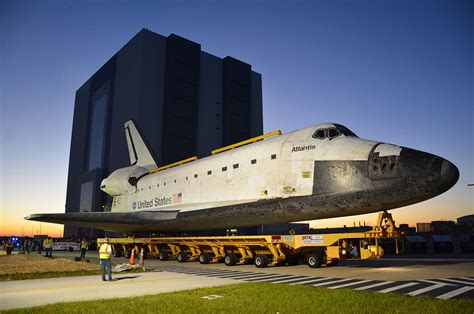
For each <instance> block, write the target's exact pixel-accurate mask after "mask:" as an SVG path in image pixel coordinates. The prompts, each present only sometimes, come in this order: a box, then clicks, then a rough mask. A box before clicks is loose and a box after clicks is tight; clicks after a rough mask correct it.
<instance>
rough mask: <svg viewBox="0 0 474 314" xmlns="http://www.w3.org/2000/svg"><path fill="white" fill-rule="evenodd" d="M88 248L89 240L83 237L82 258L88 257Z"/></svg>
mask: <svg viewBox="0 0 474 314" xmlns="http://www.w3.org/2000/svg"><path fill="white" fill-rule="evenodd" d="M86 250H87V241H86V239H84V238H82V241H81V258H85V257H86Z"/></svg>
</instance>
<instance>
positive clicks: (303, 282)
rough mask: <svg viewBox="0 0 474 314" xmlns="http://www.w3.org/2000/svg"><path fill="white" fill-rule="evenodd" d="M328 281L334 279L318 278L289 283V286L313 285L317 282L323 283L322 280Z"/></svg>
mask: <svg viewBox="0 0 474 314" xmlns="http://www.w3.org/2000/svg"><path fill="white" fill-rule="evenodd" d="M330 279H334V278H327V277H326V278H318V279H311V280H306V281H300V282H294V283H290V285H291V286H293V285H303V284H305V283H313V282H318V281H324V280H330Z"/></svg>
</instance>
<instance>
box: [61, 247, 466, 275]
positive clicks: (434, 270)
mask: <svg viewBox="0 0 474 314" xmlns="http://www.w3.org/2000/svg"><path fill="white" fill-rule="evenodd" d="M55 255H56V256H63V257H69V258H72V257H74V256H78V255H79V253H76V252H73V253H70V252H57V253H55ZM86 257H88V258H89V259H90V260H91V262H97V263H98V254H97V253H96V252H87V254H86ZM126 262H128V260H127V259H125V258H123V257H122V258H113V259H112V263H114V264H119V263H126ZM136 263H137V264H138V259H137V260H136ZM145 265H146V266H147V267H160V266H178V265H179V266H183V267H192V268H195V267H198V268H205V269H207V268H211V269H220V270H236V271H244V272H258V273H276V274H291V275H301V276H323V277H336V276H337V277H342V278H348V277H351V278H358V279H376V280H396V281H402V280H419V279H435V278H452V277H474V254H436V255H435V254H432V255H429V254H419V255H410V254H405V255H400V256H386V257H383V258H381V259H374V260H354V261H341V262H340V263H339V265H338V266H336V267H322V268H310V267H308V266H307V265H297V266H279V267H267V268H257V267H255V266H254V265H236V266H232V267H229V266H226V265H225V264H223V263H218V264H207V265H201V264H199V263H198V262H187V263H179V262H178V261H176V260H169V261H166V262H162V261H160V260H158V259H146V260H145Z"/></svg>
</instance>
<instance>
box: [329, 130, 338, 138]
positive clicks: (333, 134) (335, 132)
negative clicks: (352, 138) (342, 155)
mask: <svg viewBox="0 0 474 314" xmlns="http://www.w3.org/2000/svg"><path fill="white" fill-rule="evenodd" d="M339 135H341V132H339V130H337V129H334V128H330V129H328V137H329V139H333V138H335V137H338V136H339Z"/></svg>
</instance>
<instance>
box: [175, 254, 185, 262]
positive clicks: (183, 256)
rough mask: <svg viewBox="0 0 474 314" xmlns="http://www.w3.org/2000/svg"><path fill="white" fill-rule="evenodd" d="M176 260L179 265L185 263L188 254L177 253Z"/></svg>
mask: <svg viewBox="0 0 474 314" xmlns="http://www.w3.org/2000/svg"><path fill="white" fill-rule="evenodd" d="M176 259H177V260H178V262H180V263H186V262H187V261H188V253H187V252H179V253H178V256H176Z"/></svg>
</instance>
